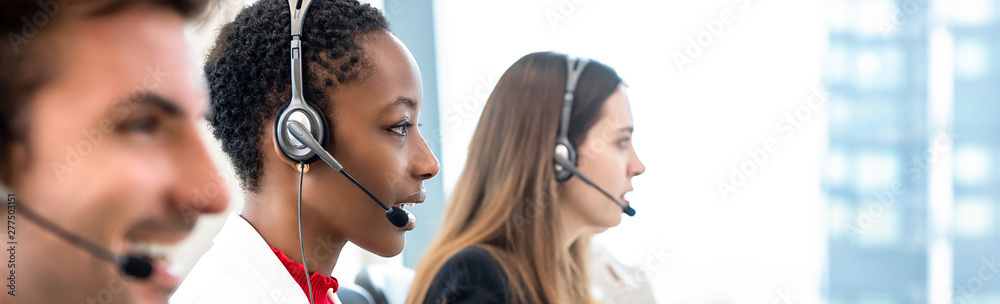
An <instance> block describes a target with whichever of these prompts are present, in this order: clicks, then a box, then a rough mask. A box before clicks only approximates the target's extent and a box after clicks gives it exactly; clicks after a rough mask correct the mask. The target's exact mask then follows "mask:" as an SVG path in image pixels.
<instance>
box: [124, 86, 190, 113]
mask: <svg viewBox="0 0 1000 304" xmlns="http://www.w3.org/2000/svg"><path fill="white" fill-rule="evenodd" d="M135 106H150V107H153V108H155V109H157V110H159V111H162V112H164V113H166V114H167V115H169V116H172V117H185V116H186V114H187V113H185V112H184V109H181V108H180V107H179V106H177V103H176V102H173V101H171V100H170V99H167V98H166V97H163V96H160V95H158V94H156V93H151V92H145V93H141V94H136V95H134V96H131V97H129V98H128V99H125V100H123V101H122V102H120V103H119V104H118V105H116V106H115V108H118V107H130V108H131V107H135Z"/></svg>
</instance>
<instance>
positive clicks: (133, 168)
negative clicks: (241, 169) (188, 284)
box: [7, 5, 228, 303]
mask: <svg viewBox="0 0 1000 304" xmlns="http://www.w3.org/2000/svg"><path fill="white" fill-rule="evenodd" d="M50 26H59V28H57V29H54V30H53V31H51V33H50V36H48V37H47V38H48V39H49V40H48V42H51V45H52V46H53V47H54V50H56V51H55V54H57V55H56V56H55V57H54V58H51V59H47V60H53V61H54V62H55V65H56V66H57V70H56V72H55V74H54V75H55V77H53V78H51V79H49V80H48V81H47V82H46V83H45V84H44V86H43V87H42V88H41V89H40V90H39V91H38V93H37V95H35V97H34V98H33V99H32V101H31V102H30V104H29V106H28V107H27V112H26V113H24V115H28V117H29V119H30V122H29V125H28V132H27V138H28V139H27V142H26V143H24V145H23V146H22V147H17V148H18V149H20V151H24V153H21V156H20V157H18V158H19V159H20V161H18V162H15V163H16V164H17V165H16V166H15V167H14V168H15V170H16V171H15V173H14V176H15V177H14V180H13V181H11V185H10V186H11V188H12V189H11V190H12V191H13V192H14V193H15V194H16V196H17V198H18V200H19V201H21V202H23V204H24V205H26V206H29V207H31V209H33V210H34V211H35V213H37V214H39V215H40V216H42V217H44V218H47V219H48V220H49V221H52V222H54V223H56V224H57V225H59V226H60V227H62V228H64V229H66V230H69V231H71V232H73V233H75V234H77V235H79V236H81V237H83V238H85V239H87V240H89V241H91V242H94V243H96V244H98V245H99V246H100V247H103V248H106V249H107V250H109V251H110V252H111V253H113V254H115V255H122V254H126V253H135V254H139V255H157V253H155V252H149V249H148V248H149V246H147V244H176V243H177V242H179V241H181V240H182V239H183V238H185V237H186V236H187V235H188V233H189V232H190V231H191V229H192V227H193V226H194V224H195V221H196V219H197V217H198V215H199V214H202V213H217V212H221V211H223V210H224V209H225V207H226V204H227V202H228V197H227V191H226V189H227V188H226V187H225V186H224V185H223V184H222V182H221V179H220V177H219V173H218V172H217V171H216V167H215V165H214V164H213V163H212V162H211V160H210V159H209V156H208V153H207V150H206V148H205V145H204V144H203V140H202V138H201V136H200V135H199V132H198V130H199V126H200V125H201V124H202V123H203V119H202V117H203V115H204V114H205V109H206V105H207V98H208V96H207V92H206V91H205V88H204V86H203V85H201V82H202V78H201V77H200V76H199V74H197V72H196V70H195V69H194V63H193V62H192V58H191V57H190V55H189V54H188V44H187V42H186V40H185V36H184V21H183V20H182V18H181V16H179V15H178V14H177V13H175V12H173V11H171V10H168V9H164V8H159V7H153V6H148V5H136V6H134V7H130V8H127V9H125V10H122V11H118V12H115V13H113V14H110V15H107V16H102V17H96V18H66V20H63V23H61V24H58V25H50ZM29 43H31V42H29ZM18 227H19V228H18V229H19V231H18V233H19V234H18V236H19V238H20V240H19V244H20V246H21V247H20V251H19V252H18V259H19V260H18V263H19V264H18V267H19V268H18V269H19V270H18V273H19V274H21V276H20V277H19V280H18V285H17V288H18V290H17V292H18V295H17V297H16V298H7V299H11V300H16V301H17V302H19V303H131V302H141V303H150V302H153V303H162V302H165V301H166V298H167V296H168V295H169V293H170V292H172V291H173V289H174V288H175V287H176V286H177V279H176V278H174V277H172V276H170V275H168V274H167V273H166V271H165V269H166V268H167V267H166V266H165V265H162V264H159V263H156V264H157V267H156V269H155V270H154V273H153V275H152V276H151V277H150V278H149V279H147V280H141V281H140V280H134V279H131V278H128V277H123V276H122V275H121V274H120V273H119V272H118V271H117V269H116V268H115V266H114V265H112V264H110V263H107V262H104V261H101V260H99V259H97V258H95V257H94V256H93V255H91V254H89V253H88V252H86V251H84V250H82V249H80V248H78V247H74V246H72V245H70V243H69V242H66V241H65V240H62V239H60V238H57V237H56V236H55V235H54V234H53V233H51V232H49V231H46V230H42V229H41V228H40V227H39V226H38V225H37V224H35V223H32V222H29V221H27V220H25V219H24V217H20V221H19V222H18ZM139 243H145V244H140V245H138V246H137V244H139ZM153 247H159V246H153ZM154 251H156V250H154ZM154 258H155V257H154Z"/></svg>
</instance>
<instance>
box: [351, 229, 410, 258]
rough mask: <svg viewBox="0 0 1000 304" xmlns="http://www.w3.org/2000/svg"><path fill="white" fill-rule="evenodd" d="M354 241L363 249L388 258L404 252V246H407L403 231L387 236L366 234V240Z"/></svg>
mask: <svg viewBox="0 0 1000 304" xmlns="http://www.w3.org/2000/svg"><path fill="white" fill-rule="evenodd" d="M352 242H353V243H354V244H356V245H358V247H361V249H364V250H366V251H368V252H371V253H374V254H376V255H378V256H381V257H384V258H388V257H394V256H396V255H399V253H401V252H403V248H404V247H405V246H406V237H405V236H404V235H403V232H402V231H399V232H398V233H395V232H394V233H392V235H386V236H378V237H375V236H374V235H368V236H365V240H359V241H358V242H354V241H352Z"/></svg>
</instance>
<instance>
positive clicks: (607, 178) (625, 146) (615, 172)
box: [559, 85, 646, 232]
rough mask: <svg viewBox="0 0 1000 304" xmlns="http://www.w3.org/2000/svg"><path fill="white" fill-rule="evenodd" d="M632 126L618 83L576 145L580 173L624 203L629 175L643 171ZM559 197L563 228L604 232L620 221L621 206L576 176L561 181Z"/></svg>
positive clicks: (629, 179) (629, 183)
mask: <svg viewBox="0 0 1000 304" xmlns="http://www.w3.org/2000/svg"><path fill="white" fill-rule="evenodd" d="M633 126H634V124H633V123H632V110H631V108H630V107H629V101H628V96H626V94H625V87H624V85H620V86H618V89H616V90H615V92H614V93H612V94H611V96H609V97H608V99H607V100H605V102H604V105H603V106H602V107H601V114H600V115H599V116H598V120H597V122H595V124H594V126H593V127H591V128H590V130H588V131H587V133H586V136H585V137H584V141H583V143H582V144H581V145H579V146H578V147H577V153H578V156H577V167H579V169H580V172H583V174H585V175H587V177H589V178H590V179H591V180H593V181H594V183H595V184H597V185H598V186H599V187H601V188H602V189H604V190H605V191H607V192H608V193H609V194H611V195H612V196H614V197H615V198H617V199H618V200H619V201H621V202H622V203H625V204H628V203H629V202H628V200H626V199H625V193H628V192H630V191H632V177H634V176H636V175H639V174H642V172H643V171H645V170H646V168H645V166H643V164H642V162H641V161H639V157H638V156H637V155H636V153H635V149H633V148H632V129H633ZM559 197H560V199H559V201H560V205H561V206H560V207H561V208H559V210H560V212H563V213H564V214H563V215H562V218H563V222H564V223H563V225H565V226H564V228H566V229H580V231H581V232H582V231H594V230H596V231H604V230H606V229H607V228H610V227H613V226H617V225H618V223H620V222H621V218H622V214H623V213H622V210H621V208H619V207H618V206H617V205H616V204H615V203H613V202H611V201H610V200H608V198H607V197H605V196H604V195H603V194H601V193H600V191H598V190H597V189H594V187H591V186H590V185H587V184H586V183H584V182H583V180H581V179H580V178H578V177H576V176H574V177H573V178H571V179H570V180H568V181H566V182H564V183H563V187H562V189H561V190H560V196H559ZM567 226H568V227H567Z"/></svg>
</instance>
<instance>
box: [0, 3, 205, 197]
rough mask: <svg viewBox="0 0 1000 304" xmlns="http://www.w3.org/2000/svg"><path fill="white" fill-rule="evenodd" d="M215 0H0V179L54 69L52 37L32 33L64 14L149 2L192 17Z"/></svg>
mask: <svg viewBox="0 0 1000 304" xmlns="http://www.w3.org/2000/svg"><path fill="white" fill-rule="evenodd" d="M210 3H214V1H205V0H89V1H79V0H2V1H0V35H3V36H2V38H3V39H2V40H0V41H3V43H0V71H2V72H0V182H4V183H6V182H10V181H11V180H10V179H11V178H12V177H13V172H12V169H13V168H12V166H13V164H12V163H11V161H12V152H13V151H12V148H13V146H14V144H17V143H23V142H25V135H26V133H27V130H26V129H27V124H28V121H27V116H29V115H28V114H27V113H24V112H25V109H26V108H27V106H26V105H27V104H28V101H29V100H31V99H32V98H33V97H34V95H35V93H37V91H38V89H39V88H41V87H43V86H44V85H45V83H46V82H47V81H48V80H49V79H50V78H52V77H53V76H54V74H55V73H56V72H57V71H56V70H57V66H55V65H56V64H58V63H53V60H51V59H47V58H49V57H50V56H55V54H56V53H55V52H54V51H53V50H52V45H51V44H52V43H51V42H47V41H46V39H36V38H38V37H39V36H43V35H47V33H48V32H51V31H58V29H59V26H57V25H53V24H54V23H58V22H59V20H62V19H64V18H68V17H74V18H80V17H82V18H87V17H97V16H103V15H109V14H114V13H117V12H119V11H121V10H123V9H125V8H129V7H132V6H135V5H140V4H147V5H155V6H159V7H164V8H167V9H170V10H172V11H175V12H177V13H178V14H180V15H181V16H183V17H184V18H185V19H187V20H189V21H190V20H191V19H193V18H196V17H198V16H200V15H201V14H202V12H203V11H204V10H205V9H206V7H208V6H209V4H210Z"/></svg>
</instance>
